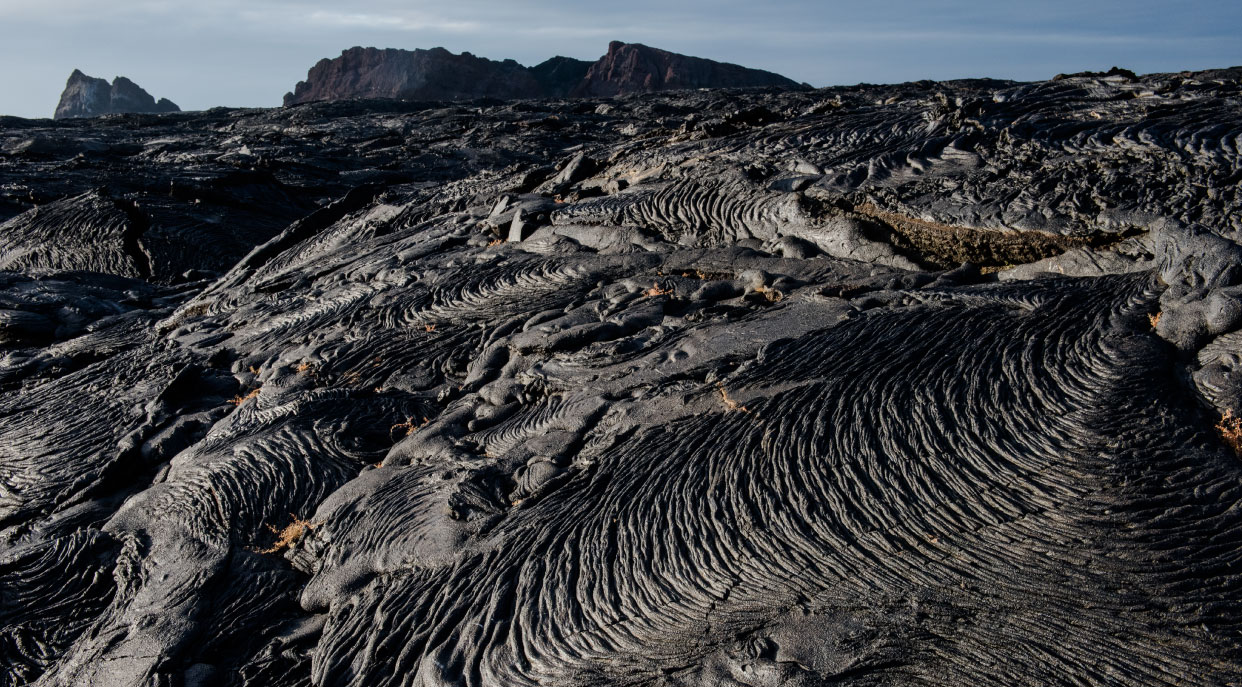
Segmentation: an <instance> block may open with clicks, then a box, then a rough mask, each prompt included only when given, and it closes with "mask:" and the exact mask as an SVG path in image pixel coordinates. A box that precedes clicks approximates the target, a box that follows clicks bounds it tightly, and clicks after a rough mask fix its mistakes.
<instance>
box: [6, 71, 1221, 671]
mask: <svg viewBox="0 0 1242 687" xmlns="http://www.w3.org/2000/svg"><path fill="white" fill-rule="evenodd" d="M1239 77H1242V70H1237V69H1234V70H1216V71H1209V72H1196V73H1189V72H1187V73H1181V74H1156V75H1148V76H1144V77H1131V76H1130V75H1128V74H1124V73H1114V74H1109V75H1079V76H1070V77H1064V78H1058V79H1055V80H1052V81H1047V82H1039V83H1012V82H1002V81H990V80H972V81H957V82H945V83H934V82H917V83H910V84H903V85H897V86H858V87H850V88H833V89H821V90H809V89H791V90H782V89H777V88H767V89H739V90H723V91H682V92H668V93H659V94H650V95H642V96H623V97H615V98H607V99H579V100H569V99H565V100H558V99H547V100H526V101H511V102H502V101H496V100H476V101H469V102H455V103H426V102H423V103H414V102H400V101H392V100H376V101H352V102H330V103H315V104H307V105H298V106H295V107H288V108H284V109H278V110H225V109H216V110H211V111H207V112H201V113H172V114H166V115H123V116H109V117H105V118H102V119H98V120H91V121H89V122H87V121H83V120H63V121H55V122H52V121H28V120H19V119H12V118H6V119H0V268H3V270H4V271H3V272H0V398H2V399H3V404H4V406H3V412H2V413H0V600H2V602H0V685H14V686H15V685H41V686H53V685H55V686H60V685H64V686H70V685H167V686H170V687H172V686H181V685H184V686H186V687H194V686H207V685H235V686H254V687H259V686H262V687H295V686H305V685H316V686H325V687H326V686H357V687H363V686H366V687H372V686H386V685H393V686H396V685H463V686H470V687H481V686H493V685H496V686H501V685H503V686H510V685H532V686H534V685H560V686H565V687H570V686H578V685H652V686H665V687H674V686H678V687H692V686H702V687H708V686H752V687H760V686H770V685H803V686H812V685H945V686H948V685H964V684H969V685H997V686H1002V685H1004V686H1011V685H1205V686H1207V685H1223V684H1233V683H1242V650H1240V648H1242V576H1240V574H1242V510H1240V509H1239V508H1238V507H1237V504H1238V502H1239V499H1240V498H1242V462H1240V461H1242V457H1240V456H1239V454H1238V451H1239V450H1240V449H1242V421H1240V420H1239V419H1238V418H1239V416H1242V247H1240V246H1239V243H1238V242H1239V240H1240V237H1242V224H1240V223H1242V211H1240V210H1242V208H1240V204H1239V183H1238V182H1239V180H1240V179H1242V165H1240V164H1239V152H1240V151H1239V149H1240V147H1242V85H1240V84H1239Z"/></svg>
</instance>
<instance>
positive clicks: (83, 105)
mask: <svg viewBox="0 0 1242 687" xmlns="http://www.w3.org/2000/svg"><path fill="white" fill-rule="evenodd" d="M180 111H181V108H180V107H177V105H176V103H174V102H172V101H171V100H168V99H167V98H160V99H159V101H156V100H155V98H153V97H152V96H151V94H150V93H147V92H146V91H144V90H143V89H142V88H141V87H140V86H138V84H136V83H134V82H133V81H130V80H129V79H127V78H125V77H123V76H118V77H116V79H114V80H113V81H112V83H111V84H109V83H108V80H107V79H97V78H94V77H91V76H87V75H86V74H83V73H82V71H81V70H78V69H75V70H73V73H72V74H70V75H69V81H68V82H67V83H66V84H65V90H64V92H63V93H61V94H60V104H58V105H57V106H56V114H55V115H54V118H55V119H74V118H79V117H97V116H99V115H103V114H120V113H125V112H137V113H160V112H180Z"/></svg>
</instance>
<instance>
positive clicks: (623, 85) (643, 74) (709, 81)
mask: <svg viewBox="0 0 1242 687" xmlns="http://www.w3.org/2000/svg"><path fill="white" fill-rule="evenodd" d="M797 85H798V84H797V83H796V82H794V81H791V80H789V79H786V78H785V77H783V76H781V75H780V74H773V73H772V72H765V71H763V70H761V69H749V68H747V67H742V66H739V65H736V64H728V63H725V62H715V61H713V60H705V59H703V58H701V57H689V56H687V55H678V54H677V53H675V52H668V51H667V50H659V49H657V48H649V47H647V46H645V45H640V44H638V43H622V42H620V41H613V42H612V43H609V44H608V54H606V55H604V56H603V57H601V58H600V59H599V61H598V62H596V63H595V64H593V65H591V69H590V70H589V71H587V73H586V76H585V77H584V78H583V80H582V83H580V84H579V85H578V86H577V87H576V88H575V89H574V90H573V92H572V95H575V96H580V97H596V98H598V97H605V98H606V97H611V96H616V95H626V94H629V93H650V92H652V91H674V90H680V89H684V88H750V87H755V86H785V87H791V86H797Z"/></svg>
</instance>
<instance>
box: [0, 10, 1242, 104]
mask: <svg viewBox="0 0 1242 687" xmlns="http://www.w3.org/2000/svg"><path fill="white" fill-rule="evenodd" d="M610 40H622V41H626V42H636V43H646V44H648V45H651V46H654V47H658V48H664V49H666V50H672V51H674V52H681V53H686V54H690V55H696V56H699V57H707V58H711V59H715V60H722V61H725V62H736V63H739V64H743V65H746V66H748V67H757V68H761V69H767V70H770V71H775V72H778V73H781V74H784V75H785V76H788V77H790V78H792V79H795V80H798V81H806V82H809V83H811V84H812V85H815V86H829V85H837V84H855V83H859V82H862V81H866V82H871V83H890V82H898V81H911V80H916V79H924V78H927V79H948V78H958V77H971V76H992V77H999V78H1011V79H1044V78H1048V77H1051V76H1053V75H1054V74H1057V73H1059V72H1071V71H1082V70H1088V69H1093V70H1102V69H1107V68H1109V67H1111V66H1113V65H1119V66H1122V67H1128V68H1130V69H1133V70H1135V71H1137V72H1140V73H1144V72H1153V71H1180V70H1182V69H1201V68H1207V67H1225V66H1231V65H1236V64H1242V0H1042V1H1038V0H1037V1H1031V0H1022V1H1017V0H987V1H981V0H748V1H742V0H624V1H622V2H601V3H588V2H581V1H580V0H579V1H577V2H575V1H573V0H525V1H523V0H503V1H498V0H441V1H440V2H425V1H420V0H353V1H351V2H339V1H337V2H328V1H327V0H0V64H3V67H0V114H11V115H18V116H23V117H48V116H51V114H52V111H53V110H54V109H55V107H56V102H57V100H58V99H59V97H60V91H61V90H62V89H63V88H64V84H65V80H66V79H67V78H68V77H69V73H70V72H72V71H73V70H74V69H75V68H77V69H81V70H82V71H84V72H86V73H87V74H90V75H91V76H98V77H104V78H107V79H109V80H111V79H112V78H113V77H115V76H117V75H124V76H127V77H129V78H131V79H133V80H134V81H135V82H137V83H138V84H139V85H140V86H142V87H143V88H145V89H146V90H147V91H149V92H150V93H151V94H152V95H154V96H155V97H156V98H161V97H164V98H168V99H170V100H172V101H174V102H176V103H177V104H178V105H180V106H181V107H182V109H186V110H196V109H205V108H208V107H213V106H216V105H226V106H264V107H266V106H276V105H279V104H280V102H281V97H282V96H283V95H284V93H285V92H286V91H290V90H292V89H293V86H294V84H295V83H297V81H299V80H300V79H303V78H305V76H306V70H307V69H309V68H310V66H311V65H312V64H314V63H315V62H316V61H317V60H319V59H320V58H322V57H335V56H337V55H339V54H340V52H341V50H343V49H345V48H349V47H351V46H354V45H362V46H377V47H391V48H409V49H412V48H430V47H435V46H443V47H445V48H448V49H449V50H451V51H453V52H461V51H463V50H467V51H470V52H472V53H474V54H476V55H480V56H483V57H490V58H493V59H503V58H506V57H512V58H513V59H516V60H517V61H519V62H521V63H523V64H527V65H530V64H535V63H538V62H540V61H542V60H544V59H546V58H548V57H551V56H553V55H558V54H559V55H567V56H570V57H577V58H580V59H591V60H594V59H596V58H598V57H599V56H600V55H602V54H603V53H604V51H605V50H606V49H607V46H608V41H610Z"/></svg>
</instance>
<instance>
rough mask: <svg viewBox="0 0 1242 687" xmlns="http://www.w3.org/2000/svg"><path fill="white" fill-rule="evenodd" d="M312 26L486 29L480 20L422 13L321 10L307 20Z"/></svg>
mask: <svg viewBox="0 0 1242 687" xmlns="http://www.w3.org/2000/svg"><path fill="white" fill-rule="evenodd" d="M305 21H306V22H308V23H310V24H316V25H319V26H323V27H332V28H362V29H379V30H385V31H394V30H395V31H443V32H445V33H475V32H479V31H483V30H484V26H483V24H481V23H479V22H477V21H454V20H451V19H446V18H443V17H435V16H428V15H425V14H419V13H402V14H368V13H354V12H348V13H347V12H335V11H328V10H317V11H315V12H311V13H310V15H308V16H307V17H306V19H305Z"/></svg>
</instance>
